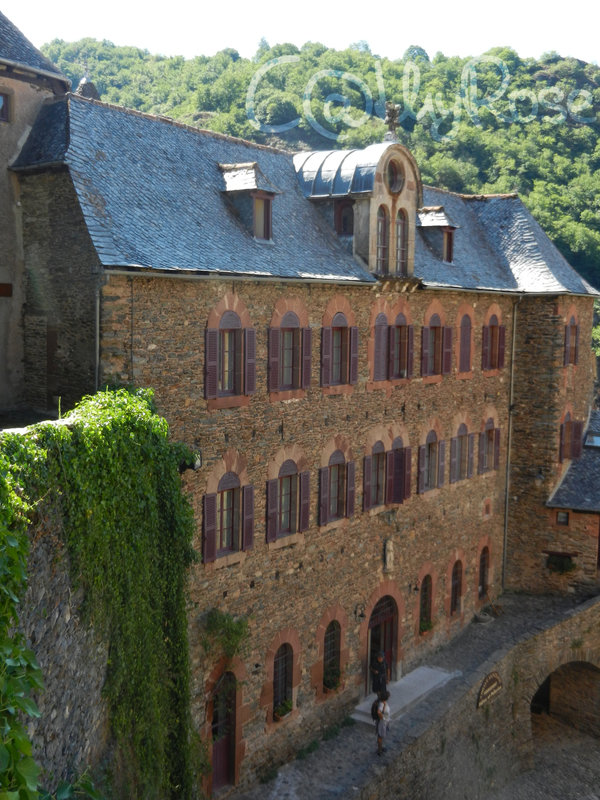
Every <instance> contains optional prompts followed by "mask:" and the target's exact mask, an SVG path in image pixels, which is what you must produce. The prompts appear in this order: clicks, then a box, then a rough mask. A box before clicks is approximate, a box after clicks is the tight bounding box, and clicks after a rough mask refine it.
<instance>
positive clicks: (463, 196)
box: [423, 183, 519, 200]
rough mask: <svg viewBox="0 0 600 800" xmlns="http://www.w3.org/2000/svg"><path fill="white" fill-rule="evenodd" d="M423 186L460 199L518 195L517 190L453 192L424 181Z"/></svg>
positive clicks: (485, 198) (483, 198) (484, 198)
mask: <svg viewBox="0 0 600 800" xmlns="http://www.w3.org/2000/svg"><path fill="white" fill-rule="evenodd" d="M423 188H424V189H432V190H433V191H434V192H443V193H444V194H449V195H452V197H460V198H461V199H462V200H489V199H490V198H492V197H519V194H518V192H490V193H489V194H486V193H484V192H479V193H477V194H471V193H469V192H453V191H452V189H444V188H443V187H442V186H431V184H429V183H424V184H423Z"/></svg>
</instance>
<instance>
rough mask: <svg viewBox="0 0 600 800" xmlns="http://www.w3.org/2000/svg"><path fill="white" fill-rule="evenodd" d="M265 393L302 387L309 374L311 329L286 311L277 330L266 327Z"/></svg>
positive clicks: (308, 382)
mask: <svg viewBox="0 0 600 800" xmlns="http://www.w3.org/2000/svg"><path fill="white" fill-rule="evenodd" d="M268 342H269V391H270V392H279V391H287V390H292V389H299V388H306V387H307V386H309V385H310V374H311V330H310V328H306V329H303V328H301V327H300V322H299V320H298V317H297V316H296V314H294V313H293V312H292V311H288V312H287V313H286V314H285V315H284V317H283V319H282V321H281V326H280V327H278V328H269V334H268Z"/></svg>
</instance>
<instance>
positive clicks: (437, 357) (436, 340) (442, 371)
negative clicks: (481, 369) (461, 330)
mask: <svg viewBox="0 0 600 800" xmlns="http://www.w3.org/2000/svg"><path fill="white" fill-rule="evenodd" d="M451 371H452V328H450V327H442V323H441V320H440V317H439V315H438V314H432V315H431V317H430V318H429V322H428V324H427V325H426V326H424V327H423V328H421V375H423V376H426V375H449V374H450V372H451Z"/></svg>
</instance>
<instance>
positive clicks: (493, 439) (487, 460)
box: [478, 417, 500, 474]
mask: <svg viewBox="0 0 600 800" xmlns="http://www.w3.org/2000/svg"><path fill="white" fill-rule="evenodd" d="M499 464H500V428H495V427H494V420H493V419H492V418H491V417H490V418H489V419H488V420H487V422H486V423H485V428H484V430H483V431H482V432H481V433H480V434H479V466H478V472H479V474H482V473H484V472H490V471H491V470H494V469H498V466H499Z"/></svg>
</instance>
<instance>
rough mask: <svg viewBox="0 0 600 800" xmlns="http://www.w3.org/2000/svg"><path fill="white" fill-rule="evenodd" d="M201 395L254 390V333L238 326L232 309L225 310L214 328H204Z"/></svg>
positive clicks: (221, 394) (236, 316)
mask: <svg viewBox="0 0 600 800" xmlns="http://www.w3.org/2000/svg"><path fill="white" fill-rule="evenodd" d="M204 388H205V397H206V399H207V400H210V399H214V398H217V397H235V396H239V395H244V394H246V395H251V394H254V392H255V391H256V333H255V331H254V328H242V325H241V322H240V318H239V316H238V315H237V314H236V313H235V312H234V311H226V312H225V313H224V314H223V316H222V317H221V320H220V322H219V327H218V328H207V329H206V349H205V384H204Z"/></svg>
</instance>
